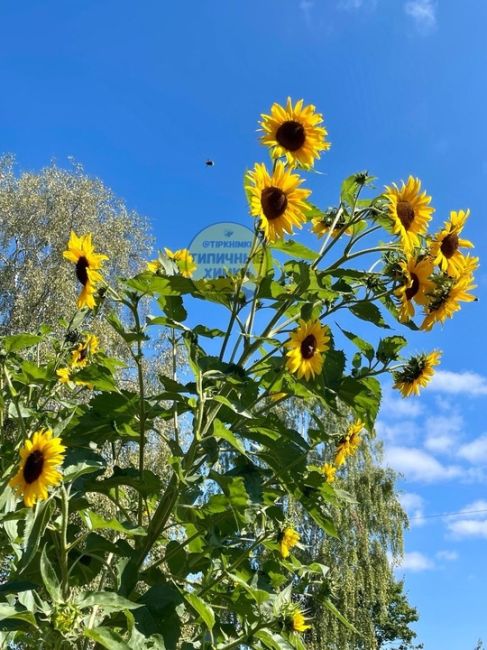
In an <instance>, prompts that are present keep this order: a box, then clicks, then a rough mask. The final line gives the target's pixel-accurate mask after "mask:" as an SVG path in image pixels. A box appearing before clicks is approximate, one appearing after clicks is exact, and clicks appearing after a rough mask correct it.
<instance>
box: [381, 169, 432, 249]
mask: <svg viewBox="0 0 487 650" xmlns="http://www.w3.org/2000/svg"><path fill="white" fill-rule="evenodd" d="M385 197H386V199H387V200H388V201H389V217H390V219H391V222H392V223H391V231H392V232H393V233H394V234H395V235H398V236H399V237H400V239H401V243H402V246H403V249H404V252H405V253H406V254H407V255H410V254H411V253H412V251H413V248H414V247H415V246H418V245H419V244H420V239H419V236H420V235H424V234H425V233H426V230H427V228H428V222H429V221H430V219H431V215H432V213H433V212H434V208H432V207H430V205H429V204H430V202H431V196H428V195H427V194H426V192H421V181H420V180H419V178H413V177H412V176H410V177H409V178H408V181H407V183H404V182H403V183H402V185H401V187H398V186H397V185H396V184H395V183H393V184H392V187H388V186H386V192H385Z"/></svg>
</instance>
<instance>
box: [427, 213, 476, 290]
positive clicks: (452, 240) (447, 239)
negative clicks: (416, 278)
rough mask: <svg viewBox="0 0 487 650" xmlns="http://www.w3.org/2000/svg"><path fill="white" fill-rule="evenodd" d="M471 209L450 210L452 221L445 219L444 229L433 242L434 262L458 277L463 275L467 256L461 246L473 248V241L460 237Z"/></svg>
mask: <svg viewBox="0 0 487 650" xmlns="http://www.w3.org/2000/svg"><path fill="white" fill-rule="evenodd" d="M469 214H470V210H466V211H465V210H460V211H459V212H455V211H454V210H452V211H451V212H450V221H445V225H444V227H443V230H442V231H441V232H440V233H438V234H437V235H436V236H435V237H434V239H433V243H432V244H431V255H432V257H433V262H434V264H437V265H438V266H439V267H440V269H441V270H442V271H444V272H445V273H448V275H450V276H452V277H454V278H458V276H459V275H461V272H462V269H463V266H464V263H465V257H464V256H463V254H462V253H461V252H460V250H459V249H460V248H461V247H463V248H473V244H472V242H470V241H469V240H468V239H460V238H459V235H460V233H461V232H462V230H463V226H464V225H465V222H466V220H467V219H468V216H469Z"/></svg>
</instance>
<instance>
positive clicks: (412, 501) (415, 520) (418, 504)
mask: <svg viewBox="0 0 487 650" xmlns="http://www.w3.org/2000/svg"><path fill="white" fill-rule="evenodd" d="M399 502H400V503H401V505H402V507H403V508H404V510H405V511H406V512H407V515H408V517H409V523H410V524H411V526H422V525H423V524H424V523H425V520H424V499H423V497H422V496H420V495H419V494H415V493H414V492H405V493H404V494H400V495H399Z"/></svg>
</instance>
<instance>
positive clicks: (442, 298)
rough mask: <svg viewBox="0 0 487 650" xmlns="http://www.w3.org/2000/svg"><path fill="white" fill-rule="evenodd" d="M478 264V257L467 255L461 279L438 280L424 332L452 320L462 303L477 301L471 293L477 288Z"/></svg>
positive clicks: (423, 327)
mask: <svg viewBox="0 0 487 650" xmlns="http://www.w3.org/2000/svg"><path fill="white" fill-rule="evenodd" d="M478 262H479V258H478V257H470V255H467V256H466V257H465V259H464V262H463V270H462V273H461V275H460V276H459V277H457V278H451V277H449V276H447V275H443V276H440V277H438V278H436V286H435V289H434V291H433V292H432V293H431V296H430V299H429V302H428V303H427V305H426V307H425V319H424V321H423V323H422V325H421V329H422V330H431V328H432V327H433V325H434V324H435V323H444V322H445V321H446V319H447V318H451V317H452V316H453V314H454V313H455V312H457V311H460V309H461V305H460V303H461V302H472V301H474V300H477V299H476V297H475V296H474V295H472V294H471V293H469V292H470V291H473V290H474V289H475V287H476V285H475V280H474V276H473V274H474V271H475V270H476V269H477V267H478Z"/></svg>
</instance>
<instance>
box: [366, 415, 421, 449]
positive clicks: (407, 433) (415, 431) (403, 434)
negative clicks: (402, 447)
mask: <svg viewBox="0 0 487 650" xmlns="http://www.w3.org/2000/svg"><path fill="white" fill-rule="evenodd" d="M375 430H376V432H377V435H378V436H379V437H380V438H381V439H382V440H389V441H390V442H399V443H401V444H411V443H414V442H416V440H417V439H418V437H419V434H420V429H419V427H418V425H417V424H416V423H415V422H410V421H408V420H403V421H402V422H393V423H389V422H387V423H386V422H384V421H383V420H378V421H377V422H376V424H375Z"/></svg>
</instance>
